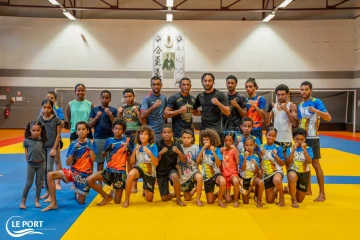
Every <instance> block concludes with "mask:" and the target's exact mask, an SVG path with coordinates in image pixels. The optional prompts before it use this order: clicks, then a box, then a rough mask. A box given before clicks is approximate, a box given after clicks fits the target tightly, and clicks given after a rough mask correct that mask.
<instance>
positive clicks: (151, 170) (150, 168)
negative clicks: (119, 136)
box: [135, 143, 159, 177]
mask: <svg viewBox="0 0 360 240" xmlns="http://www.w3.org/2000/svg"><path fill="white" fill-rule="evenodd" d="M146 148H148V149H149V150H150V151H151V153H152V154H153V155H154V157H155V158H157V157H158V156H159V152H158V148H157V146H156V144H155V143H152V144H148V145H147V146H146ZM135 158H136V163H135V166H138V167H139V168H141V170H142V171H143V173H144V174H145V175H147V176H151V177H155V173H156V171H155V165H154V164H153V163H152V161H151V158H150V156H149V154H147V153H146V152H144V150H143V147H142V146H141V147H140V148H139V150H138V151H136V153H135Z"/></svg>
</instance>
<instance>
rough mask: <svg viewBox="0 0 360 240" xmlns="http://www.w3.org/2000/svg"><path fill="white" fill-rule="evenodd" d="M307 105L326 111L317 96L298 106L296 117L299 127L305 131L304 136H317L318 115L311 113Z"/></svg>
mask: <svg viewBox="0 0 360 240" xmlns="http://www.w3.org/2000/svg"><path fill="white" fill-rule="evenodd" d="M309 107H314V108H315V109H317V110H319V111H321V112H327V110H326V108H325V106H324V103H323V102H322V101H321V100H320V99H318V98H311V99H309V100H307V101H306V102H302V103H300V104H299V106H298V119H299V122H300V127H301V128H303V129H305V130H306V132H307V137H306V138H319V132H318V129H319V126H320V118H321V117H320V115H319V114H317V113H313V112H311V111H310V110H309Z"/></svg>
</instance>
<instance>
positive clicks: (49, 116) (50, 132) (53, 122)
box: [39, 99, 61, 202]
mask: <svg viewBox="0 0 360 240" xmlns="http://www.w3.org/2000/svg"><path fill="white" fill-rule="evenodd" d="M41 106H42V110H41V116H40V117H39V122H41V123H42V124H43V126H44V127H45V130H46V136H47V139H48V141H47V142H46V143H45V151H46V170H45V186H46V194H45V195H44V196H41V197H40V198H41V199H42V198H47V199H46V200H45V202H50V200H51V199H50V197H49V186H48V184H47V177H46V176H47V173H48V172H52V171H54V163H55V156H56V152H57V149H58V146H59V141H60V132H61V120H60V119H59V118H58V117H57V116H56V115H55V113H54V110H53V108H54V103H53V102H52V101H51V100H48V99H44V100H43V101H42V103H41Z"/></svg>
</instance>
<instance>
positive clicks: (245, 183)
mask: <svg viewBox="0 0 360 240" xmlns="http://www.w3.org/2000/svg"><path fill="white" fill-rule="evenodd" d="M240 178H241V179H242V181H243V185H242V188H243V189H244V190H246V191H248V190H250V186H251V185H252V182H253V181H254V178H255V177H252V178H242V177H240Z"/></svg>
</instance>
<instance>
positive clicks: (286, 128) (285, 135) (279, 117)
mask: <svg viewBox="0 0 360 240" xmlns="http://www.w3.org/2000/svg"><path fill="white" fill-rule="evenodd" d="M277 106H278V104H277V103H275V105H274V107H273V109H272V111H273V113H274V127H275V128H276V130H277V136H276V141H277V142H292V124H291V122H290V120H289V117H288V116H287V114H286V112H285V111H284V110H278V109H277ZM290 106H291V102H288V103H287V104H286V108H287V109H289V110H290Z"/></svg>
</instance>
